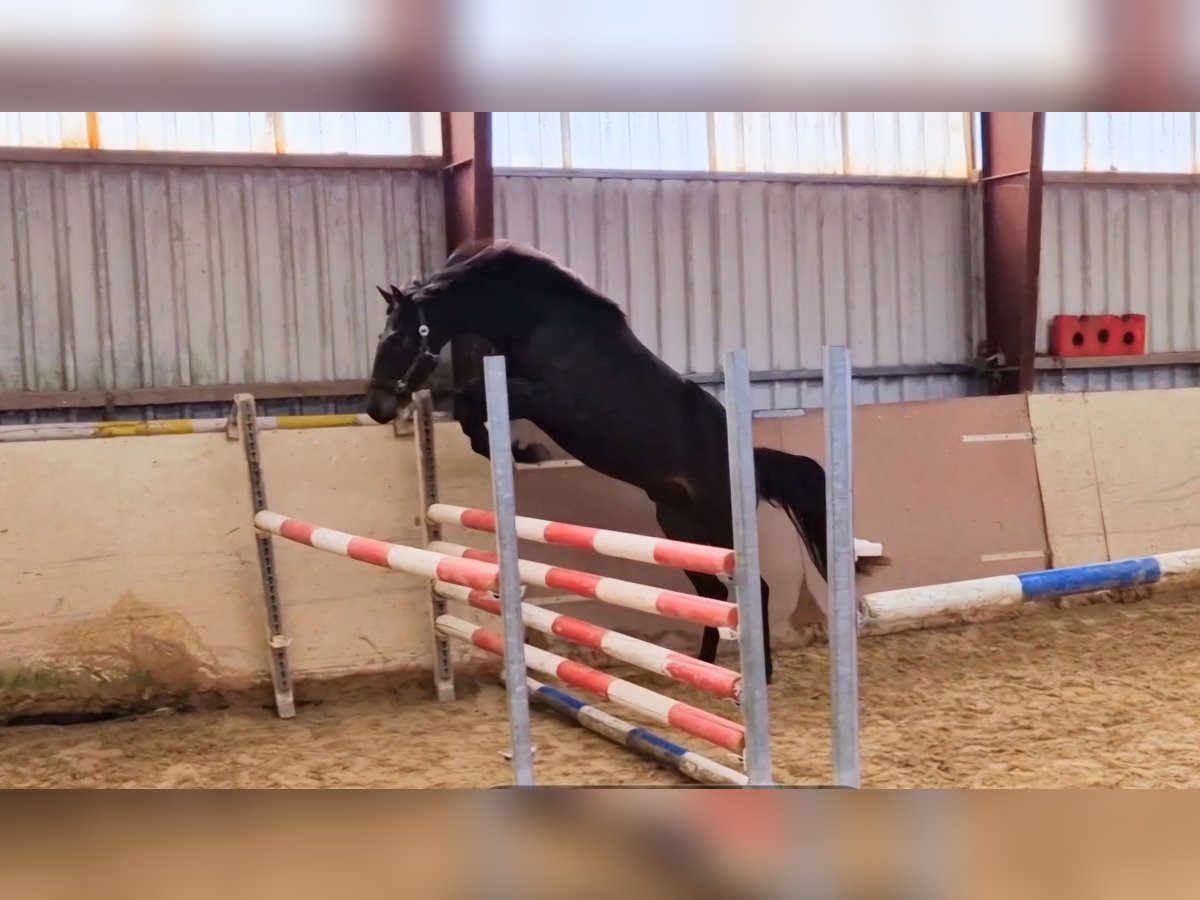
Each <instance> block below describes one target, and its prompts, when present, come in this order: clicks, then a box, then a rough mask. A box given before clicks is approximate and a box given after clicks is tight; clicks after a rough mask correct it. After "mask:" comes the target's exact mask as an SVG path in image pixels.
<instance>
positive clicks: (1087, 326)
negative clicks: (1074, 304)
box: [1050, 313, 1146, 356]
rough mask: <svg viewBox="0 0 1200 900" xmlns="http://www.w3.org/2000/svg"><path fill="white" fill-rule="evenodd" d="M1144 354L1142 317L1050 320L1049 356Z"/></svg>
mask: <svg viewBox="0 0 1200 900" xmlns="http://www.w3.org/2000/svg"><path fill="white" fill-rule="evenodd" d="M1145 352H1146V317H1145V316H1144V315H1141V314H1140V313H1126V314H1125V315H1123V316H1118V315H1102V316H1055V317H1054V318H1053V319H1052V320H1051V321H1050V354H1051V355H1052V356H1141V355H1142V354H1143V353H1145Z"/></svg>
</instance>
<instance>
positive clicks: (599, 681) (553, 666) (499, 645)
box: [437, 616, 746, 754]
mask: <svg viewBox="0 0 1200 900" xmlns="http://www.w3.org/2000/svg"><path fill="white" fill-rule="evenodd" d="M437 629H438V631H439V632H441V633H442V634H445V635H447V636H449V637H455V638H458V639H459V640H463V641H467V642H469V643H471V644H473V645H475V646H476V647H479V648H480V649H482V650H487V651H488V652H489V653H495V654H496V655H497V656H503V655H504V638H503V637H502V636H501V635H500V634H498V633H497V632H495V631H489V630H488V629H486V628H483V627H481V626H479V625H475V624H474V623H472V622H468V621H467V620H466V619H459V618H457V617H455V616H438V617H437ZM525 664H526V665H527V666H528V667H529V668H531V669H533V670H534V671H536V672H541V673H542V674H543V675H550V676H552V677H555V678H558V679H560V680H562V681H564V682H566V683H567V684H569V685H572V686H573V687H577V688H580V689H581V690H585V691H588V692H589V693H591V694H595V695H596V696H599V697H603V698H604V699H605V700H611V701H612V702H613V703H619V704H621V705H622V706H625V707H628V708H629V709H632V710H636V711H637V712H639V713H641V714H642V715H644V716H647V717H648V718H651V719H653V720H654V721H656V722H659V723H661V724H663V725H670V726H671V727H672V728H678V729H679V730H680V731H683V732H686V733H688V734H690V735H693V736H695V737H698V738H701V739H702V740H705V741H708V742H709V743H710V744H715V745H716V746H718V747H724V748H725V749H726V750H729V751H731V752H733V753H738V754H740V753H741V752H742V751H743V750H744V749H745V747H746V731H745V729H744V728H743V727H742V726H741V725H739V724H738V723H737V722H731V721H730V720H729V719H723V718H721V717H720V716H718V715H714V714H713V713H710V712H708V711H707V710H703V709H700V708H699V707H695V706H692V705H690V704H688V703H683V702H681V701H679V700H672V699H671V698H670V697H665V696H663V695H662V694H658V693H655V692H654V691H651V690H649V689H647V688H644V687H642V686H641V685H637V684H633V683H632V682H629V681H623V680H622V679H620V678H615V677H613V676H612V675H608V674H606V673H604V672H601V671H600V670H599V669H593V668H592V667H591V666H585V665H584V664H583V663H578V662H575V661H574V660H570V659H567V658H566V657H565V656H559V655H558V654H556V653H551V652H549V651H548V650H542V649H540V648H538V647H532V646H530V645H528V644H526V645H525Z"/></svg>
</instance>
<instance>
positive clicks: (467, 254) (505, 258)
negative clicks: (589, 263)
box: [414, 238, 625, 320]
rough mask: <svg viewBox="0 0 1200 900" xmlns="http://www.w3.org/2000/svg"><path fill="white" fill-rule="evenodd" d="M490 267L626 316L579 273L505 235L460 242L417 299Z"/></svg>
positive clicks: (418, 291)
mask: <svg viewBox="0 0 1200 900" xmlns="http://www.w3.org/2000/svg"><path fill="white" fill-rule="evenodd" d="M489 270H490V271H491V272H493V273H494V274H496V275H500V276H503V275H512V276H515V277H520V278H522V279H524V280H526V281H529V282H532V283H533V284H534V285H535V286H540V287H543V288H545V289H547V290H550V291H564V292H567V293H568V295H569V297H570V299H573V300H577V301H579V302H580V303H586V304H588V305H589V306H592V307H593V308H597V309H602V310H604V311H606V312H609V313H615V314H616V315H617V316H618V317H620V318H621V319H622V320H623V319H624V318H625V312H624V310H622V309H621V307H620V306H619V305H618V304H617V303H616V302H615V301H614V300H612V299H610V298H609V297H606V296H604V295H603V294H601V293H600V292H599V291H597V290H595V289H594V288H592V287H590V286H589V285H588V284H587V283H586V282H585V281H584V280H583V278H582V277H581V276H580V275H579V274H578V273H576V272H573V271H571V270H570V269H568V268H566V267H565V266H563V265H561V264H560V263H559V262H558V261H557V260H555V259H554V258H553V257H551V256H549V255H547V254H545V253H543V252H542V251H541V250H538V249H536V248H534V247H529V246H526V245H522V244H514V243H513V242H511V241H509V240H505V239H503V238H501V239H498V240H488V239H480V240H473V241H467V242H465V243H463V244H460V245H459V246H458V247H457V248H456V249H455V250H454V252H453V253H451V254H450V256H449V257H448V258H447V259H446V264H445V265H444V266H442V268H441V269H439V270H438V271H437V272H435V273H434V274H433V275H431V276H430V277H429V278H427V279H425V280H424V281H423V282H422V283H421V285H420V287H419V288H417V291H416V295H415V296H414V299H415V300H418V301H420V300H421V299H422V298H421V295H422V294H424V293H425V292H426V291H428V292H429V293H430V294H432V293H433V292H434V291H437V290H441V289H444V288H447V287H450V286H451V285H453V284H454V283H455V282H456V281H458V280H459V279H462V278H466V277H469V276H471V275H476V274H479V273H482V272H487V271H489Z"/></svg>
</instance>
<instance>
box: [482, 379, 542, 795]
mask: <svg viewBox="0 0 1200 900" xmlns="http://www.w3.org/2000/svg"><path fill="white" fill-rule="evenodd" d="M483 379H484V390H485V391H486V396H487V416H488V444H489V448H490V456H491V462H492V508H493V509H495V510H496V552H497V554H498V555H499V557H500V600H501V604H502V607H503V620H504V672H505V676H506V678H505V691H506V692H507V694H508V723H509V731H510V734H511V740H512V748H511V749H512V767H513V780H514V782H515V783H516V785H517V786H518V787H532V786H533V783H534V780H533V736H532V732H531V728H530V723H529V685H528V682H527V681H526V675H525V623H524V621H523V619H522V616H521V593H522V590H521V575H520V568H519V566H520V558H519V554H518V549H517V490H516V484H515V483H514V476H513V458H512V427H511V424H510V422H509V418H508V373H507V370H506V367H505V363H504V357H503V356H488V357H485V358H484V360H483Z"/></svg>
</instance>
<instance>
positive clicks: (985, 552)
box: [760, 397, 1047, 627]
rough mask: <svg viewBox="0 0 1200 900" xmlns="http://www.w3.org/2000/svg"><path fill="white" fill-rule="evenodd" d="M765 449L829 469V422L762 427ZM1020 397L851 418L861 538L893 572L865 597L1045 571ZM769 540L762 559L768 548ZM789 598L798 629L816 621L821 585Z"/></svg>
mask: <svg viewBox="0 0 1200 900" xmlns="http://www.w3.org/2000/svg"><path fill="white" fill-rule="evenodd" d="M761 424H762V425H763V428H762V430H761V438H760V441H761V442H762V443H764V444H768V445H770V446H775V447H777V448H778V449H781V450H786V451H788V452H790V453H800V454H804V455H807V456H811V457H813V458H814V459H817V460H818V461H820V462H821V463H822V464H824V463H825V432H824V427H825V426H824V415H823V411H822V410H814V411H812V412H811V413H810V414H809V415H806V416H803V417H799V418H787V419H775V420H767V421H764V422H763V423H761ZM1029 430H1030V429H1029V418H1028V414H1027V410H1026V405H1025V402H1024V398H1022V397H971V398H963V399H955V400H946V401H920V402H912V403H888V404H870V405H863V406H857V407H855V411H854V531H855V534H856V535H857V536H858V537H860V538H863V539H866V540H871V541H877V542H880V543H882V544H883V548H884V553H885V554H886V555H887V556H888V557H889V558H890V560H891V565H890V566H889V567H887V568H884V569H880V570H877V571H876V572H875V573H873V574H871V575H869V576H860V577H859V578H858V591H859V593H860V595H861V594H862V593H866V592H868V591H885V590H891V589H894V588H902V587H915V586H919V585H928V584H940V583H944V582H948V581H959V580H963V579H968V578H981V577H985V576H989V575H1002V574H1007V573H1012V572H1022V571H1030V570H1035V569H1043V568H1045V566H1046V561H1045V560H1046V547H1047V545H1046V535H1045V529H1044V527H1043V524H1042V509H1041V498H1040V494H1039V490H1038V482H1037V466H1036V461H1035V458H1034V452H1033V447H1032V441H1031V440H1030V438H1029ZM776 539H777V536H776V534H775V533H770V534H767V535H765V536H764V545H763V549H762V554H763V555H764V556H765V555H766V554H767V553H768V552H769V551H770V547H769V544H768V543H767V541H774V540H776ZM808 566H809V572H810V574H809V576H808V577H807V578H806V580H805V582H804V585H800V583H799V579H798V578H795V577H793V578H792V579H790V580H788V581H787V582H785V583H784V584H785V586H783V587H782V590H783V591H784V592H786V593H787V596H789V598H794V599H793V600H792V601H791V602H792V603H794V606H795V613H794V615H793V624H795V625H796V626H797V627H799V626H800V625H801V624H802V623H804V622H807V621H814V620H819V619H820V618H821V617H822V616H823V613H822V612H821V609H823V605H824V602H825V585H824V583H823V582H822V581H821V580H820V579H819V578H817V577H813V575H812V574H811V564H808Z"/></svg>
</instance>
